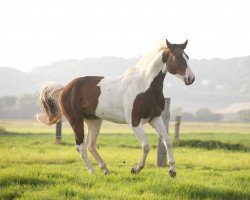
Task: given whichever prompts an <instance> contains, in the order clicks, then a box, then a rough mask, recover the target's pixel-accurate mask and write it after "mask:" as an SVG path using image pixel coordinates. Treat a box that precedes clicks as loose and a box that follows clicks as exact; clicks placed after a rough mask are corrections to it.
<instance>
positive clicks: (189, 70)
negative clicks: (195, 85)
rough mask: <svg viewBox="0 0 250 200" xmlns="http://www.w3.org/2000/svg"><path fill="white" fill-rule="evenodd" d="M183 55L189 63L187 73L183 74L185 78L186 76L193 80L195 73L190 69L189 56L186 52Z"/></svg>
mask: <svg viewBox="0 0 250 200" xmlns="http://www.w3.org/2000/svg"><path fill="white" fill-rule="evenodd" d="M182 56H183V58H184V59H185V61H186V63H187V69H186V73H185V75H184V76H183V78H186V79H187V80H188V79H189V80H191V81H192V80H193V79H194V73H193V72H192V70H191V69H190V67H189V64H188V58H187V56H186V55H185V53H182Z"/></svg>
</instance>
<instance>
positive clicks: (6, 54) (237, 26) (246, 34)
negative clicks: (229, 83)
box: [0, 0, 250, 72]
mask: <svg viewBox="0 0 250 200" xmlns="http://www.w3.org/2000/svg"><path fill="white" fill-rule="evenodd" d="M248 2H249V1H248V0H237V1H230V0H227V1H226V0H220V1H218V0H209V1H198V0H188V1H180V0H171V1H169V0H153V1H146V0H145V1H142V0H141V1H135V0H126V1H117V0H105V1H101V0H100V1H97V0H60V1H56V0H41V1H40V0H36V1H34V0H22V1H20V0H8V1H5V0H0V66H8V67H14V68H17V69H19V70H22V71H25V72H28V71H30V70H31V69H32V67H35V66H42V65H49V64H51V63H52V62H54V61H58V60H65V59H83V58H87V57H94V58H98V57H103V56H119V57H125V58H130V57H138V56H140V55H142V54H143V53H145V52H146V51H148V50H149V49H150V48H152V47H154V45H155V44H156V43H157V42H158V41H161V40H163V39H166V38H167V39H168V40H169V41H170V42H172V43H183V42H184V41H185V40H186V39H188V40H189V43H188V46H187V49H186V53H187V54H188V55H189V57H190V58H197V59H202V58H207V59H211V58H215V57H220V58H231V57H240V56H246V55H250V14H249V13H250V12H249V8H250V3H248Z"/></svg>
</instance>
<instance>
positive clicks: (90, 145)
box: [87, 144, 96, 153]
mask: <svg viewBox="0 0 250 200" xmlns="http://www.w3.org/2000/svg"><path fill="white" fill-rule="evenodd" d="M87 148H88V151H89V152H90V153H93V152H95V151H96V148H95V146H94V145H93V144H88V147H87Z"/></svg>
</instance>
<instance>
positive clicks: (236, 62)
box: [0, 56, 250, 111]
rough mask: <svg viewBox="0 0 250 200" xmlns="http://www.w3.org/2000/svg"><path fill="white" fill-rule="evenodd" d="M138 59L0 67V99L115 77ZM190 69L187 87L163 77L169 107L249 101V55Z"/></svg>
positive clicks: (192, 62)
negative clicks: (81, 79)
mask: <svg viewBox="0 0 250 200" xmlns="http://www.w3.org/2000/svg"><path fill="white" fill-rule="evenodd" d="M137 60H138V58H131V59H125V58H119V57H102V58H87V59H82V60H62V61H58V62H54V63H52V64H51V65H47V66H41V67H34V68H33V70H32V71H31V72H29V73H24V72H21V71H19V70H17V69H14V68H10V67H0V96H1V97H3V96H13V95H14V96H19V95H22V94H25V93H27V94H33V93H35V92H36V91H37V90H38V89H39V88H40V87H41V85H43V84H45V83H47V82H58V83H61V84H66V83H67V82H68V81H70V80H72V79H73V78H75V77H79V76H86V75H106V76H117V75H120V74H122V73H123V72H124V71H125V70H126V69H127V68H128V67H130V66H132V65H134V64H135V63H136V62H137ZM190 67H191V68H192V70H193V71H194V73H195V75H196V81H195V83H194V84H193V85H191V86H188V87H187V86H185V85H184V84H183V82H182V81H180V80H179V79H177V78H176V77H174V76H172V75H167V78H166V80H165V87H164V93H165V95H166V96H169V97H171V98H172V104H171V106H172V107H177V106H179V107H183V109H184V110H188V111H193V110H196V109H198V108H203V107H206V108H210V109H212V110H218V109H224V108H226V107H228V106H229V105H231V104H233V103H237V102H250V56H246V57H240V58H231V59H219V58H215V59H211V60H207V59H201V60H197V59H192V60H190Z"/></svg>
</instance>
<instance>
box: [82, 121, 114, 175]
mask: <svg viewBox="0 0 250 200" xmlns="http://www.w3.org/2000/svg"><path fill="white" fill-rule="evenodd" d="M85 122H86V124H87V125H88V137H87V148H88V150H89V152H90V153H91V154H92V156H93V157H94V158H95V160H96V162H97V164H98V166H99V167H100V168H101V169H102V170H103V173H104V174H108V173H109V170H108V168H107V167H106V164H105V162H104V161H103V160H102V158H101V156H100V155H99V153H98V152H97V150H96V140H97V137H98V135H99V132H100V128H101V124H102V119H97V120H85Z"/></svg>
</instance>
